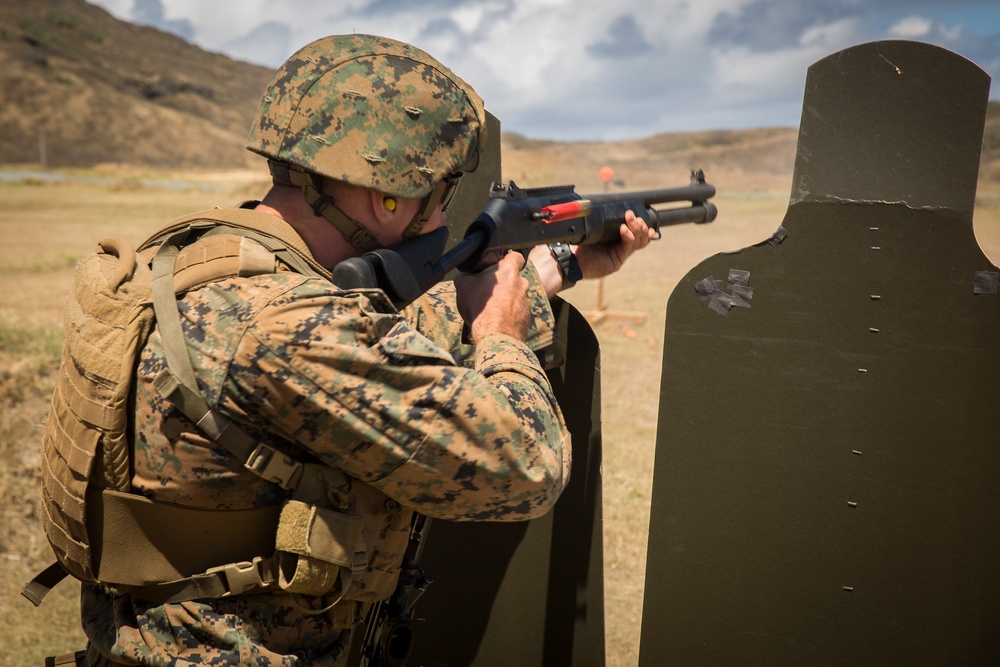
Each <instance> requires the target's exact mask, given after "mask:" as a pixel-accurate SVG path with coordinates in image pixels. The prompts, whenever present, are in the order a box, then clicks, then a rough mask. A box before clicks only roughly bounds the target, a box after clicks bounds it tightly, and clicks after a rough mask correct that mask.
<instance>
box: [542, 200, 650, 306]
mask: <svg viewBox="0 0 1000 667" xmlns="http://www.w3.org/2000/svg"><path fill="white" fill-rule="evenodd" d="M619 234H620V238H619V239H618V241H616V242H614V243H605V244H602V245H590V246H570V248H571V249H572V251H573V254H574V255H576V261H577V262H578V263H579V265H580V272H581V273H582V274H583V277H584V279H587V278H601V277H604V276H607V275H610V274H612V273H614V272H615V271H617V270H618V269H620V268H621V267H622V264H624V263H625V260H626V259H628V258H629V257H630V256H631V255H632V253H634V252H635V251H636V250H641V249H642V248H645V247H646V246H648V245H649V242H650V241H651V240H652V239H653V236H655V235H656V232H654V231H653V229H652V228H650V227H649V226H647V225H646V222H645V221H644V220H643V219H642V218H637V217H636V216H635V213H633V212H632V211H627V212H626V213H625V222H624V224H622V226H621V229H620V230H619ZM528 259H529V260H531V263H532V264H534V265H535V269H536V270H537V271H538V276H539V278H540V279H541V281H542V285H543V286H544V287H545V293H546V295H548V296H550V297H551V296H554V295H555V294H557V293H558V292H559V290H560V289H562V285H563V275H562V271H561V270H560V268H559V264H558V263H557V262H556V260H555V259H554V258H553V257H552V253H551V252H550V251H549V248H548V246H546V245H539V246H535V247H534V248H532V249H531V253H530V254H529V255H528Z"/></svg>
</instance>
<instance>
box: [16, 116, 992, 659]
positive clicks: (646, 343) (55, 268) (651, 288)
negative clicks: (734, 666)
mask: <svg viewBox="0 0 1000 667" xmlns="http://www.w3.org/2000/svg"><path fill="white" fill-rule="evenodd" d="M779 134H780V133H779ZM776 136H777V135H775V136H769V135H765V134H762V135H761V136H760V137H759V139H760V141H762V142H768V141H773V140H780V141H783V142H785V150H791V151H794V133H793V134H792V137H793V139H792V142H791V143H790V144H789V142H788V138H787V133H786V135H783V136H780V137H777V139H775V137H776ZM591 148H592V149H595V148H596V147H594V146H592V147H591ZM622 150H624V149H622ZM540 155H541V153H538V152H531V154H527V153H525V154H519V152H518V151H517V150H512V151H510V159H509V160H508V153H505V171H508V172H509V173H507V174H505V176H506V177H507V178H514V179H515V180H517V181H518V182H519V183H521V182H522V181H526V180H528V177H527V176H525V175H524V174H527V173H530V174H532V177H531V179H530V181H531V182H524V183H523V184H524V185H540V184H543V183H548V184H554V183H565V182H576V183H577V185H578V189H579V190H580V191H582V192H588V191H597V188H598V187H599V186H600V182H599V181H597V179H596V169H592V170H591V166H592V164H597V165H599V164H600V160H601V159H603V158H605V157H606V156H605V155H601V156H600V157H590V158H586V159H584V158H582V157H581V159H578V160H573V161H565V162H563V163H562V165H563V166H560V165H559V164H557V163H555V162H553V163H546V162H544V160H543V159H542V158H541V157H540ZM776 155H778V156H779V157H778V158H777V162H776V163H775V165H774V166H773V168H772V169H769V170H765V169H762V170H760V172H759V173H758V174H756V175H751V174H749V173H748V172H746V171H743V170H740V169H738V168H736V167H734V166H731V165H728V164H726V165H722V166H719V167H717V168H716V169H715V170H714V171H713V170H712V169H710V168H709V167H708V166H707V165H706V171H707V172H708V176H709V180H710V181H711V182H713V183H714V184H715V185H716V186H717V187H718V189H719V195H718V196H717V197H716V199H715V201H716V204H717V205H718V207H719V210H720V215H719V218H718V220H717V221H716V222H715V223H713V224H712V225H707V226H693V225H686V226H679V227H674V228H671V229H668V230H666V231H665V233H664V237H663V239H662V240H660V241H658V242H657V243H656V244H654V245H653V246H652V247H651V248H650V249H649V250H648V251H646V252H644V253H642V254H640V255H638V256H637V257H636V258H635V259H634V260H633V261H632V262H630V263H629V265H627V266H626V267H625V269H624V270H623V271H622V272H621V273H619V274H617V275H615V276H612V277H611V278H609V279H607V280H606V281H605V282H604V285H603V287H604V290H603V291H604V296H603V298H604V304H605V306H606V307H607V308H608V310H609V311H612V312H615V313H619V312H621V313H638V314H641V315H642V317H643V319H644V321H643V322H637V321H634V320H627V319H625V320H616V319H608V320H606V321H604V322H601V323H599V324H598V325H597V326H596V331H597V334H598V336H599V338H600V340H601V344H602V357H603V362H602V366H603V375H602V385H603V390H604V391H603V396H604V411H603V413H604V434H605V436H604V447H605V449H604V493H605V510H604V517H605V527H604V539H605V560H606V564H605V567H606V589H607V604H606V610H607V647H608V663H609V664H610V665H613V666H624V665H634V664H635V663H636V662H637V656H638V641H639V622H640V613H641V601H642V592H643V579H644V564H645V546H646V531H647V524H648V513H649V501H650V488H651V476H652V462H653V454H654V439H655V435H656V433H655V431H656V414H657V402H658V396H659V368H660V361H661V347H662V332H663V325H664V317H665V314H666V303H667V298H668V296H669V294H670V292H671V290H672V288H673V286H674V285H675V284H676V283H677V282H678V281H679V280H680V279H681V278H682V277H683V276H684V275H685V274H686V273H687V272H688V271H689V270H690V269H691V268H693V267H694V266H695V265H696V264H698V263H699V262H700V261H701V260H702V259H704V258H706V257H709V256H711V255H713V254H715V253H718V252H722V251H728V250H735V249H739V248H742V247H745V246H748V245H751V244H753V243H757V242H760V241H762V240H764V239H766V238H767V237H768V236H769V235H770V234H771V232H773V231H774V229H775V228H776V227H777V226H778V224H779V223H780V222H781V220H782V217H783V214H784V211H785V208H786V203H787V192H788V186H789V184H790V165H791V154H781V153H780V152H778V153H777V154H776ZM618 159H619V160H620V161H621V162H622V163H624V162H625V161H626V160H627V156H621V157H619V158H618ZM567 164H572V165H573V167H572V168H569V167H566V166H565V165H567ZM687 166H688V165H687V164H683V166H682V167H679V168H678V169H677V170H676V173H670V174H659V173H654V172H651V171H644V172H635V173H633V174H631V175H630V174H627V173H625V172H626V171H627V170H625V169H623V170H619V171H620V173H621V174H622V176H623V177H624V178H626V185H627V187H628V188H629V189H639V188H645V187H652V186H654V185H658V186H662V187H666V186H671V185H682V184H684V182H685V180H686V178H687ZM573 169H576V170H577V171H579V173H572V170H573ZM76 176H77V178H76V179H74V180H72V181H69V182H58V183H52V182H45V181H42V180H38V179H37V178H35V179H32V178H28V179H22V180H13V181H2V180H0V204H2V206H0V234H2V238H3V243H2V244H0V515H2V519H0V530H2V533H0V564H2V568H0V571H2V574H0V628H3V632H2V633H0V664H3V665H40V664H41V660H42V657H43V656H45V655H48V654H52V653H57V652H64V651H68V650H70V649H75V648H79V647H82V646H83V643H84V638H83V635H82V633H81V631H80V630H79V627H78V626H79V623H78V615H77V608H76V595H77V592H78V588H77V586H75V585H74V584H73V583H64V584H62V585H61V586H59V587H58V588H57V589H56V590H55V591H54V592H53V594H52V595H51V596H50V597H49V599H47V601H46V602H45V604H44V605H42V607H41V608H39V609H33V608H32V607H31V605H30V604H28V603H27V602H26V601H25V600H23V599H22V598H21V597H20V596H19V594H18V591H19V589H20V587H21V585H22V584H23V583H24V582H25V581H26V580H27V579H28V578H29V577H30V576H31V575H32V574H34V573H35V572H36V571H37V570H39V569H40V568H41V567H42V566H44V565H46V564H47V563H48V562H49V561H50V558H51V555H50V552H49V548H48V545H47V543H46V541H45V538H44V534H43V533H42V530H41V527H40V524H39V521H38V518H39V517H38V512H39V503H38V495H39V477H38V474H37V472H36V467H37V464H38V450H39V443H40V439H41V430H42V424H43V422H44V419H45V415H46V411H47V402H48V396H49V394H50V393H51V391H52V387H53V382H54V372H55V370H56V365H57V355H58V349H59V345H60V342H61V332H60V323H61V317H62V316H61V311H62V304H63V300H64V298H65V295H66V293H67V290H68V288H69V284H70V281H71V275H72V267H73V265H74V263H75V262H76V261H77V259H78V258H80V257H82V256H83V255H85V254H86V253H87V252H89V251H90V250H91V249H92V248H93V246H94V244H95V242H96V240H98V239H100V238H102V237H104V236H108V235H116V236H122V237H125V238H128V239H132V240H134V241H139V240H141V239H142V238H143V237H145V236H146V235H147V234H148V233H149V232H151V231H153V230H154V229H155V228H157V227H158V226H159V225H161V224H163V223H164V222H165V221H167V220H169V219H171V218H173V217H175V216H176V215H180V214H182V213H186V212H189V211H193V210H198V209H203V208H210V207H212V206H215V205H227V204H231V203H234V202H236V201H239V200H241V199H245V198H250V197H252V196H254V195H257V194H260V193H261V192H262V191H263V188H264V187H265V182H264V181H263V180H262V179H260V177H259V175H258V174H248V173H243V172H229V173H224V174H221V173H204V174H197V175H194V176H192V175H190V174H188V175H185V176H184V177H183V179H182V177H180V176H176V175H172V174H168V173H141V172H138V171H128V172H125V173H121V172H115V173H112V172H94V171H91V172H87V173H80V174H76ZM151 180H155V181H157V182H156V183H151ZM976 227H977V232H978V233H979V235H980V240H981V243H982V245H983V247H984V249H986V251H987V253H988V254H989V255H990V256H991V257H993V258H994V261H996V260H997V259H998V258H1000V198H998V192H997V191H995V190H992V189H990V188H981V199H980V201H979V204H978V206H977V212H976ZM566 296H567V297H568V298H569V300H570V301H572V302H573V303H574V304H575V305H576V306H577V307H578V308H580V309H581V310H583V311H592V310H594V309H595V308H596V307H597V296H598V295H597V291H596V289H595V286H594V285H592V284H591V285H587V284H582V285H580V286H578V287H576V288H575V289H574V290H572V291H570V292H569V293H567V294H566Z"/></svg>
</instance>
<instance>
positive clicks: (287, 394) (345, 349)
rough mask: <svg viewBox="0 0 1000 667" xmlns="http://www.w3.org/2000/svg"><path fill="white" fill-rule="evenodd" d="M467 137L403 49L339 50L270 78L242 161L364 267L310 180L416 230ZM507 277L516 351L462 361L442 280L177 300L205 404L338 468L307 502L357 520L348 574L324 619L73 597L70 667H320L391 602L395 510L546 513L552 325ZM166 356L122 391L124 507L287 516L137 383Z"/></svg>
mask: <svg viewBox="0 0 1000 667" xmlns="http://www.w3.org/2000/svg"><path fill="white" fill-rule="evenodd" d="M484 120H485V110H484V109H483V107H482V100H481V99H479V97H478V96H477V95H476V94H475V92H474V91H472V89H471V88H470V87H469V86H468V85H467V84H465V83H464V82H462V81H461V80H460V79H458V77H456V76H455V75H454V74H452V73H451V72H450V71H449V70H448V69H447V68H445V67H444V66H443V65H441V64H440V63H438V62H437V61H435V60H433V59H432V58H430V56H428V55H427V54H425V53H423V52H422V51H420V50H418V49H415V48H413V47H411V46H408V45H405V44H401V43H399V42H395V41H393V40H387V39H383V38H378V37H371V36H364V35H348V36H339V37H332V38H324V39H322V40H318V41H317V42H315V43H314V44H311V45H308V46H307V47H305V48H303V49H302V50H300V51H299V52H298V53H297V54H295V55H293V56H292V57H291V58H290V59H289V60H288V61H287V62H286V64H285V65H284V66H283V67H282V68H281V69H280V70H279V71H278V72H277V73H276V74H275V76H274V78H273V79H272V81H271V84H270V85H269V88H268V92H267V93H266V95H265V96H264V99H263V101H262V102H261V109H260V113H259V114H258V120H257V122H256V123H255V125H254V127H253V128H252V129H251V133H250V138H249V139H248V144H247V147H248V148H249V149H250V150H252V151H254V152H257V153H260V154H261V155H264V156H265V157H267V158H268V159H269V160H270V161H271V167H272V175H274V176H275V181H276V183H281V184H286V185H293V186H296V187H299V188H301V189H302V190H303V193H304V196H305V198H306V201H307V202H309V204H310V205H312V206H313V210H314V212H315V213H316V214H317V215H321V216H323V217H325V218H327V219H328V220H329V221H330V222H331V224H334V225H335V226H337V227H338V229H340V230H341V231H342V232H343V233H344V236H345V237H346V238H348V239H349V240H351V242H352V243H354V244H355V245H356V246H357V247H359V248H364V247H365V246H366V245H367V244H368V243H370V242H371V238H366V237H370V234H369V233H368V230H365V229H364V228H363V227H361V226H360V224H359V223H358V222H357V221H354V220H351V219H349V218H347V216H346V215H345V214H344V213H343V212H342V211H339V209H338V208H337V206H336V204H335V202H333V200H332V199H331V198H330V197H329V196H327V195H326V194H325V192H324V190H323V182H322V177H326V178H331V179H335V180H339V181H343V182H346V183H349V184H352V185H355V186H357V187H362V188H367V189H372V190H376V191H378V192H382V193H385V194H387V195H391V196H395V197H406V198H412V199H417V198H426V203H425V206H424V211H423V212H421V214H418V216H417V217H415V218H414V220H413V222H411V223H410V225H409V227H408V228H407V229H408V232H409V233H415V232H416V231H419V229H420V228H422V226H423V223H422V220H421V216H422V215H424V213H426V212H427V211H428V210H432V209H433V208H434V207H435V206H436V205H437V204H438V203H443V202H444V201H446V194H444V193H445V192H446V191H445V190H444V189H442V184H447V183H448V182H449V180H450V177H451V176H452V175H453V174H455V173H456V172H460V171H469V170H472V169H475V167H476V165H477V163H478V160H479V151H480V150H481V144H482V128H483V124H484ZM276 165H277V171H276ZM277 174H280V175H281V177H280V178H281V180H279V176H278V175H277ZM261 215H263V214H261ZM525 272H526V274H527V277H528V280H529V283H530V285H531V292H530V298H531V307H532V313H533V318H532V323H531V331H530V335H529V341H528V343H527V344H526V343H523V342H521V341H518V340H515V339H512V338H510V337H507V336H504V335H500V334H493V335H489V336H486V337H485V338H484V339H483V340H481V341H480V342H479V345H478V346H477V347H475V348H472V347H470V346H468V345H465V344H463V342H462V328H463V322H462V319H461V318H460V316H459V314H458V311H457V307H456V301H455V292H454V287H453V285H452V284H451V283H444V284H442V285H439V286H437V287H435V288H434V289H433V290H431V291H430V292H428V293H427V294H425V295H424V296H423V297H421V298H420V299H419V300H418V301H416V302H415V303H414V304H413V305H412V306H410V307H409V308H408V309H407V310H406V311H405V312H403V313H399V312H397V311H396V310H395V308H393V306H392V304H391V303H390V302H389V301H388V299H387V298H386V296H385V294H384V293H382V292H381V291H379V290H351V291H345V290H340V289H338V288H337V287H336V286H335V285H333V284H332V283H330V282H329V281H327V280H324V279H322V278H317V277H315V276H313V277H309V276H305V275H300V274H299V273H294V272H291V271H279V272H277V273H268V274H263V275H258V276H253V277H237V278H227V279H222V280H218V281H215V282H210V283H208V284H207V285H205V286H201V287H198V288H195V289H192V290H191V291H188V292H187V293H185V294H184V295H183V297H182V298H180V299H179V300H178V307H179V310H180V317H181V325H182V329H183V332H184V337H185V340H186V343H187V347H188V351H189V353H190V357H191V360H192V362H193V364H194V370H195V374H196V376H197V382H198V385H199V389H200V390H201V393H202V394H203V395H204V397H205V399H206V400H207V401H208V404H209V405H210V406H211V407H212V408H213V409H215V410H217V411H218V412H220V413H222V414H224V415H226V416H227V417H229V418H230V419H232V420H234V421H235V422H236V423H237V424H239V426H240V428H241V429H243V430H244V431H245V432H246V433H247V434H248V435H249V436H251V437H253V438H255V439H258V440H259V441H261V442H264V443H266V444H268V445H270V446H272V447H274V448H275V449H277V450H279V451H282V452H284V453H286V454H288V455H289V456H291V457H293V458H294V459H295V460H298V461H302V462H306V463H309V462H312V463H320V464H323V466H322V469H323V470H325V471H338V472H336V473H333V472H331V473H330V474H331V475H334V474H336V475H337V476H339V477H337V479H339V480H340V481H339V482H337V484H336V485H331V486H329V487H328V488H326V489H325V492H326V493H327V494H328V495H330V497H331V502H334V503H336V502H340V503H343V504H344V505H345V506H348V505H354V509H355V510H356V511H357V512H358V513H359V514H361V515H362V516H364V517H365V521H366V523H365V528H364V529H363V530H364V531H367V532H366V533H365V535H364V540H363V543H364V547H363V548H364V551H363V552H362V553H361V555H362V556H363V560H364V563H363V564H362V569H363V570H364V572H363V573H361V574H360V575H359V576H357V577H356V578H355V579H354V580H353V581H352V583H351V584H350V585H349V586H348V588H347V593H346V594H345V595H344V598H343V599H342V600H341V601H339V602H337V603H336V604H332V603H333V602H335V598H334V599H330V597H332V596H330V597H328V596H326V595H318V594H317V595H304V594H289V593H285V592H282V591H281V590H280V589H277V588H274V589H271V590H270V591H268V592H257V593H253V594H241V595H235V596H232V597H221V598H208V599H199V600H192V601H187V602H178V603H165V604H154V603H150V602H146V601H143V600H142V599H139V596H138V595H136V596H135V597H133V596H132V595H128V594H116V593H114V592H112V591H111V590H109V589H107V588H105V587H102V586H99V585H84V587H83V595H82V616H83V625H84V629H85V631H86V634H87V636H88V638H89V639H90V641H91V648H90V653H89V655H88V661H89V662H91V663H92V664H100V663H101V660H102V659H108V658H109V659H111V660H112V661H114V662H115V663H119V664H127V665H132V664H140V665H192V664H199V665H204V664H209V665H227V666H234V667H235V666H236V665H240V666H247V665H261V666H263V665H266V666H269V667H270V666H277V665H289V666H290V665H322V664H325V663H328V662H330V661H332V659H333V656H335V655H336V654H337V653H338V647H340V646H341V645H342V642H343V641H344V638H343V636H342V631H344V630H346V629H349V628H351V627H352V626H354V625H355V624H357V623H358V622H360V621H361V620H362V619H363V617H364V614H365V612H366V610H367V609H368V608H369V607H370V605H371V603H372V602H373V601H376V600H379V599H384V598H386V597H388V595H389V594H390V593H391V591H392V588H393V586H394V584H395V581H396V579H397V577H398V572H399V564H400V560H401V558H402V555H403V550H404V548H405V543H406V538H407V535H408V529H409V524H410V518H411V517H412V513H413V512H414V511H417V512H421V513H423V514H425V515H427V516H430V517H434V518H440V519H451V520H467V521H515V520H522V519H530V518H532V517H536V516H539V515H541V514H543V513H544V512H546V511H547V510H548V509H549V508H550V507H551V506H552V504H553V503H554V502H555V500H556V498H557V497H558V495H559V493H560V491H561V490H562V488H563V487H564V485H565V484H566V483H567V481H568V477H569V467H570V460H569V457H570V447H569V440H568V439H569V435H568V432H567V430H566V426H565V423H564V421H563V418H562V415H561V413H560V411H559V408H558V406H557V405H556V401H555V397H554V396H553V394H552V390H551V387H550V386H549V384H548V381H547V379H546V376H545V374H544V372H543V369H542V366H541V364H540V362H539V358H544V359H547V360H550V361H552V360H554V361H555V362H556V363H558V352H552V350H553V348H554V338H555V337H554V335H553V328H554V321H553V319H554V318H553V315H552V311H551V309H550V306H549V304H548V300H547V298H546V296H545V293H544V290H543V289H542V288H541V285H540V281H539V280H538V276H537V274H535V272H534V270H533V269H532V268H531V267H526V268H525ZM164 355H165V353H164V350H163V346H162V340H161V337H160V335H159V332H158V331H155V330H154V332H153V334H152V335H151V336H150V338H149V340H148V342H147V344H146V346H145V348H144V349H143V351H142V353H141V356H140V359H139V364H138V369H137V375H136V383H135V387H136V388H135V414H136V418H135V421H134V424H133V428H134V451H133V452H132V453H133V479H132V490H133V491H134V492H135V493H138V494H142V495H144V496H146V497H148V498H151V499H154V500H157V501H163V502H167V503H175V504H178V505H181V506H187V507H195V508H207V509H246V508H256V507H269V506H276V505H280V504H281V503H282V502H283V501H285V500H287V498H288V495H289V492H288V491H285V490H283V489H282V488H280V487H279V486H277V485H275V484H273V483H271V482H268V481H264V480H263V479H261V478H260V477H258V476H256V475H254V474H253V473H251V472H249V471H248V470H247V469H246V468H245V467H244V465H243V463H242V462H241V461H239V460H237V459H236V458H235V457H234V456H232V455H231V454H229V453H228V452H227V451H226V450H225V449H224V448H222V447H220V446H219V445H218V444H217V443H215V442H213V441H211V440H209V439H207V438H206V437H205V436H204V434H203V433H202V432H201V431H200V430H199V429H198V427H197V426H196V425H195V424H194V423H192V422H191V421H190V420H189V419H188V418H187V417H185V416H184V415H182V414H181V413H180V411H179V410H177V409H176V407H175V406H174V405H173V404H172V403H170V402H169V401H167V400H165V399H164V398H162V397H161V395H160V394H159V393H158V392H157V390H156V389H155V388H154V386H153V380H154V378H156V377H157V375H158V374H159V373H160V371H161V370H163V369H164V367H165V365H166V361H165V356H164ZM279 532H280V529H279ZM177 539H178V540H184V537H183V536H182V535H178V536H177ZM190 547H191V549H192V550H196V549H198V548H199V545H198V544H197V543H192V544H191V545H190ZM364 565H367V567H364ZM443 574H444V573H442V575H443ZM275 591H276V592H275ZM331 604H332V606H331ZM101 656H105V658H102V657H101Z"/></svg>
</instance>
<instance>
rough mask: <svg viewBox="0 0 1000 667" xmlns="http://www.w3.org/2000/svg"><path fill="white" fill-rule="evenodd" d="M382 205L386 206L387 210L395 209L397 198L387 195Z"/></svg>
mask: <svg viewBox="0 0 1000 667" xmlns="http://www.w3.org/2000/svg"><path fill="white" fill-rule="evenodd" d="M382 206H385V210H387V211H395V210H396V200H395V199H393V198H392V197H386V198H385V199H383V200H382Z"/></svg>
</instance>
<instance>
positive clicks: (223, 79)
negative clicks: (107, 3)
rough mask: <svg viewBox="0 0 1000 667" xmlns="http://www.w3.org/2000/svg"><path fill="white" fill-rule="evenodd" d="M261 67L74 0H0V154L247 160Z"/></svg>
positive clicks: (3, 157)
mask: <svg viewBox="0 0 1000 667" xmlns="http://www.w3.org/2000/svg"><path fill="white" fill-rule="evenodd" d="M270 74H271V72H270V71H269V70H268V69H266V68H263V67H258V66H256V65H250V64H248V63H243V62H238V61H235V60H231V59H230V58H227V57H225V56H222V55H219V54H215V53H209V52H207V51H203V50H202V49H199V48H198V47H195V46H192V45H191V44H188V43H187V42H185V41H183V40H181V39H180V38H178V37H174V36H172V35H168V34H166V33H163V32H160V31H158V30H155V29H153V28H144V27H140V26H136V25H132V24H129V23H125V22H123V21H119V20H118V19H116V18H114V17H113V16H111V15H110V14H108V13H107V12H106V11H104V10H103V9H100V8H99V7H96V6H94V5H90V4H87V3H86V2H84V1H83V0H44V2H18V1H15V0H0V91H2V93H0V96H2V97H0V99H2V100H3V103H2V104H0V161H2V162H4V163H37V162H40V161H41V160H42V158H41V155H43V154H44V155H45V158H44V159H45V161H46V162H47V166H55V167H65V166H73V167H80V166H93V165H97V164H102V163H125V164H140V165H147V166H171V167H206V168H218V167H242V166H247V165H248V164H251V163H252V162H251V160H252V159H253V158H252V156H251V155H250V154H249V153H248V152H247V151H246V150H244V148H243V144H244V141H245V139H246V134H247V130H248V128H249V126H250V119H251V118H252V116H253V113H254V111H255V110H256V108H257V102H258V101H259V99H260V96H261V94H262V92H263V90H264V87H265V86H266V85H267V81H268V79H269V78H270Z"/></svg>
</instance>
